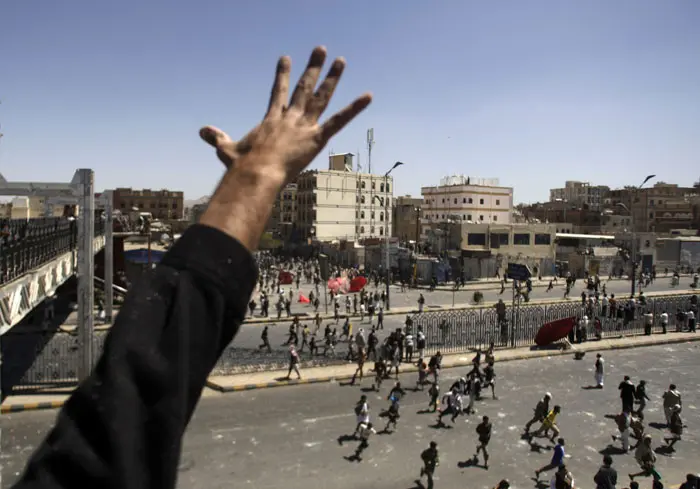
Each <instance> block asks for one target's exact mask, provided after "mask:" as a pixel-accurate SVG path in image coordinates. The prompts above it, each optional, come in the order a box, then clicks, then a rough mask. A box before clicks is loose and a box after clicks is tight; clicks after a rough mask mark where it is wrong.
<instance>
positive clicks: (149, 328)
mask: <svg viewBox="0 0 700 489" xmlns="http://www.w3.org/2000/svg"><path fill="white" fill-rule="evenodd" d="M325 59H326V50H325V48H322V47H319V48H316V49H314V51H313V53H312V54H311V58H310V60H309V63H308V65H307V68H306V71H305V72H304V74H303V75H302V77H301V80H300V82H299V84H298V85H297V87H296V90H295V91H294V94H293V95H292V98H291V101H289V100H288V98H287V97H288V90H289V73H290V70H291V61H290V59H289V58H288V57H283V58H280V60H279V62H278V64H277V73H276V76H275V82H274V85H273V89H272V94H271V97H270V104H269V107H268V109H267V113H266V114H265V117H264V118H263V120H262V122H261V123H260V124H258V125H257V126H256V127H255V128H254V129H253V130H252V131H250V132H249V133H248V134H247V135H246V136H245V137H243V139H241V140H240V141H238V142H234V141H232V140H231V139H230V138H229V137H228V136H227V135H226V134H225V133H224V132H222V131H220V130H219V129H216V128H213V127H204V128H203V129H202V130H201V131H200V136H201V137H202V139H204V140H205V141H206V142H207V143H209V144H210V145H211V146H213V147H214V148H215V149H216V153H217V156H218V157H219V159H220V160H221V161H222V162H223V163H224V165H225V166H226V172H225V174H224V177H223V178H222V180H221V182H220V183H219V186H218V188H217V189H216V191H215V192H214V195H213V196H212V198H211V201H210V203H209V207H208V209H207V210H206V211H205V213H204V214H203V216H202V218H201V220H200V224H197V225H194V226H192V227H190V228H189V229H188V230H187V231H186V232H185V233H184V234H183V235H182V237H181V238H180V239H179V240H178V241H177V242H176V243H175V245H174V246H173V247H172V248H171V249H170V251H168V253H167V254H166V255H165V257H164V258H163V260H162V261H161V263H160V264H159V266H158V267H157V268H156V269H154V270H152V271H149V272H148V273H147V274H146V275H145V276H144V277H143V278H142V279H141V281H140V282H139V283H137V284H135V285H134V286H133V288H132V289H131V290H130V291H129V294H128V296H127V298H126V301H125V303H124V305H123V306H122V309H121V312H120V313H119V316H118V317H117V320H116V322H115V324H114V326H113V327H112V330H111V332H110V334H109V337H108V338H107V341H106V343H105V347H104V353H103V354H102V357H101V358H100V360H99V362H98V364H97V366H96V367H95V369H94V371H93V372H92V374H91V375H90V377H89V378H88V379H86V380H85V381H84V382H82V383H81V384H80V386H79V387H78V388H77V389H76V390H75V392H74V393H73V395H72V396H71V397H70V398H69V399H68V401H67V402H66V404H65V406H64V408H63V409H62V410H61V411H60V413H59V414H58V417H57V420H56V424H55V426H54V428H53V429H52V430H51V432H50V433H49V435H48V436H47V438H46V439H45V440H44V441H43V443H42V444H41V445H40V446H39V447H38V448H37V450H36V452H35V453H34V454H33V455H32V457H31V459H30V460H29V462H28V463H27V467H26V469H25V472H24V474H23V475H22V477H21V479H20V480H19V481H18V482H17V483H16V484H15V486H14V487H15V488H18V489H25V488H26V489H29V488H31V489H38V488H73V487H85V488H88V487H104V488H108V487H109V488H122V487H123V488H129V489H146V488H148V489H172V488H174V487H175V481H176V475H177V467H178V464H179V458H180V448H181V443H182V436H183V433H184V431H185V428H186V427H187V424H188V422H189V420H190V418H191V417H192V413H193V411H194V408H195V406H196V405H197V401H198V400H199V397H200V395H201V392H202V389H203V387H204V383H205V381H206V379H207V376H208V375H209V373H210V371H211V369H212V368H213V367H214V364H215V363H216V361H217V359H218V358H219V356H220V355H221V353H222V351H223V350H224V348H225V347H226V346H227V345H228V344H229V342H230V341H231V340H232V339H233V337H234V335H235V334H236V332H237V330H238V328H239V326H240V324H241V322H242V321H243V319H244V317H245V311H246V305H247V303H248V300H249V299H250V295H251V293H252V291H253V288H254V286H255V283H256V278H257V271H256V269H255V264H254V261H253V258H252V255H251V252H252V251H254V250H255V249H256V248H257V246H258V243H259V240H260V237H261V236H262V233H263V231H264V227H265V224H266V223H267V221H268V218H269V217H270V212H271V209H272V205H273V203H274V201H275V198H276V196H277V194H278V193H279V191H280V189H281V188H282V187H283V186H284V185H285V184H286V183H287V182H289V181H290V180H292V179H293V178H295V177H296V175H297V174H298V173H299V172H301V171H302V170H303V169H304V168H305V167H306V166H307V165H308V164H309V163H311V161H312V160H313V159H314V158H315V157H316V155H318V154H319V152H320V151H321V150H322V149H323V148H324V146H326V144H327V143H328V140H329V139H330V138H331V137H332V136H334V135H335V134H336V133H337V132H338V131H339V130H340V129H342V128H343V127H344V126H345V125H346V124H347V123H348V122H350V121H351V120H352V119H353V118H354V117H355V116H356V115H357V114H359V113H360V112H362V110H364V109H365V108H366V107H367V106H368V105H369V103H370V102H371V95H369V94H365V95H363V96H361V97H359V98H358V99H356V100H355V101H354V102H353V103H352V104H350V105H348V106H347V107H345V108H344V109H342V110H341V111H340V112H338V113H337V114H335V115H334V116H333V117H331V118H330V119H329V120H328V121H327V122H325V123H324V124H322V125H320V124H319V123H318V119H319V117H320V116H321V114H322V113H323V111H324V110H325V109H326V106H327V105H328V102H329V101H330V98H331V96H332V94H333V91H334V90H335V87H336V85H337V83H338V80H339V78H340V76H341V74H342V72H343V69H344V67H345V61H344V60H343V59H342V58H338V59H336V60H335V61H334V62H333V65H332V67H331V69H330V71H329V73H328V75H327V77H326V79H325V80H324V81H323V83H322V84H321V85H320V87H319V88H318V90H317V91H316V92H315V93H314V89H315V87H316V84H317V81H318V78H319V75H320V73H321V69H322V67H323V64H324V62H325Z"/></svg>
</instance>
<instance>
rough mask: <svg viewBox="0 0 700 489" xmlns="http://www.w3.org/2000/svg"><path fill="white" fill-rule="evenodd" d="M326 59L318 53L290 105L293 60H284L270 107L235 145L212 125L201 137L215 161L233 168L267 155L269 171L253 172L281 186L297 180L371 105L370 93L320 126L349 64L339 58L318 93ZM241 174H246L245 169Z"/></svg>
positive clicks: (322, 51) (323, 53) (319, 49)
mask: <svg viewBox="0 0 700 489" xmlns="http://www.w3.org/2000/svg"><path fill="white" fill-rule="evenodd" d="M325 60H326V49H325V48H324V47H317V48H315V49H314V50H313V52H312V53H311V57H310V59H309V63H308V65H307V66H306V71H305V72H304V74H303V75H302V76H301V78H300V79H299V83H298V84H297V86H296V88H295V90H294V93H293V94H292V98H291V100H290V101H289V104H288V105H287V101H288V99H289V73H290V71H291V60H290V59H289V57H287V56H283V57H282V58H280V60H279V61H278V63H277V73H276V74H275V82H274V84H273V87H272V93H271V95H270V104H269V106H268V109H267V113H266V114H265V117H264V118H263V120H262V122H261V123H260V124H258V125H257V126H256V127H254V128H253V129H252V130H251V131H250V132H249V133H248V134H247V135H246V136H245V137H244V138H243V139H241V140H240V141H233V140H232V139H231V138H230V137H229V136H228V135H227V134H226V133H224V132H223V131H221V130H220V129H217V128H215V127H212V126H206V127H203V128H202V129H201V130H200V136H201V137H202V139H204V141H206V142H207V143H209V144H210V145H211V146H213V147H214V148H216V154H217V156H218V157H219V159H220V160H221V162H222V163H223V164H224V165H226V167H227V168H231V167H232V166H235V165H236V163H237V162H238V161H239V160H240V159H241V157H242V156H244V155H246V154H248V153H251V152H254V153H259V154H262V155H265V156H268V158H265V160H264V165H265V168H256V169H252V168H251V170H254V171H255V173H258V174H259V172H260V170H263V171H264V173H265V174H266V175H267V176H269V177H270V178H273V179H276V180H277V179H279V181H280V182H286V181H288V180H290V179H291V178H293V177H295V176H296V175H297V174H298V173H299V172H301V171H302V170H303V169H304V168H305V167H306V166H308V164H309V163H311V161H312V160H313V159H314V158H315V157H316V155H318V153H319V152H320V151H321V150H322V149H323V148H324V146H326V144H327V143H328V141H329V140H330V138H332V137H333V136H334V135H335V134H336V133H337V132H338V131H340V130H341V129H342V128H343V127H345V125H346V124H348V123H349V122H350V121H351V120H352V119H354V118H355V116H357V115H358V114H359V113H360V112H362V111H363V110H364V109H365V108H366V107H367V106H368V105H369V104H370V102H371V101H372V96H371V95H370V94H368V93H367V94H364V95H362V96H360V97H359V98H357V99H356V100H355V101H354V102H352V103H351V104H350V105H348V106H346V107H345V108H343V109H342V110H340V111H339V112H337V113H336V114H334V115H333V116H332V117H331V118H330V119H328V120H327V121H326V122H324V123H323V124H319V122H318V120H319V118H320V117H321V114H323V112H324V111H325V110H326V107H327V106H328V103H329V102H330V99H331V97H332V96H333V92H334V91H335V87H336V86H337V85H338V81H339V80H340V77H341V75H342V74H343V70H344V69H345V60H344V59H343V58H337V59H336V60H335V61H334V62H333V64H332V66H331V69H330V71H329V72H328V75H327V76H326V79H325V80H324V81H323V83H321V85H320V86H319V88H318V90H316V91H315V92H314V89H315V88H316V84H317V82H318V79H319V76H320V74H321V69H322V67H323V64H324V62H325ZM270 156H271V158H269V157H270ZM239 170H244V171H245V169H243V168H239Z"/></svg>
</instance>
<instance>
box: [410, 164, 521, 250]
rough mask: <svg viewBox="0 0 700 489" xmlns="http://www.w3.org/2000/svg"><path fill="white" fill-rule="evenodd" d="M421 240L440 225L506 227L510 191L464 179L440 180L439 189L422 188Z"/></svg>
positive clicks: (490, 182) (493, 182)
mask: <svg viewBox="0 0 700 489" xmlns="http://www.w3.org/2000/svg"><path fill="white" fill-rule="evenodd" d="M421 194H422V195H423V200H424V204H423V216H422V219H421V227H422V229H421V236H422V237H424V238H425V237H426V236H427V235H428V233H429V231H432V232H434V231H435V229H436V228H439V224H440V223H451V222H459V223H481V224H510V223H511V219H512V213H513V188H512V187H501V186H500V185H499V182H498V179H497V178H492V179H478V178H472V177H465V176H452V177H446V178H443V179H442V180H441V181H440V185H437V186H433V187H423V188H422V189H421Z"/></svg>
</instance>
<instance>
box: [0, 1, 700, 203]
mask: <svg viewBox="0 0 700 489" xmlns="http://www.w3.org/2000/svg"><path fill="white" fill-rule="evenodd" d="M698 26H700V2H698V1H697V0H668V1H663V0H653V1H651V0H615V1H610V0H586V1H562V0H551V1H539V0H528V1H514V0H513V1H503V2H490V1H483V2H476V1H468V0H452V1H449V0H445V1H440V0H436V1H432V2H426V1H417V0H405V1H398V0H382V1H377V0H375V1H371V2H370V1H365V0H352V1H344V2H341V1H332V0H330V1H329V0H326V1H316V0H294V1H290V0H287V1H283V0H265V1H263V0H258V1H248V2H244V1H237V0H236V1H234V0H228V1H226V0H209V1H207V2H194V1H184V0H179V1H165V0H121V1H119V2H114V1H113V2H107V1H95V0H68V1H55V0H35V1H14V2H12V1H8V2H4V3H3V7H2V13H1V14H0V100H1V101H2V105H0V123H1V124H2V129H1V130H2V132H3V133H4V134H5V137H4V138H3V139H2V140H0V171H1V172H2V173H3V175H4V176H5V177H6V178H8V179H9V180H22V181H26V180H32V181H38V180H43V181H67V180H69V179H70V177H71V176H72V174H73V172H74V170H75V169H76V168H79V167H83V168H85V167H88V168H93V169H94V170H95V171H96V182H97V189H98V190H102V189H104V188H114V187H117V186H131V187H135V188H142V187H146V188H149V187H150V188H171V189H181V190H184V191H185V195H186V198H188V199H194V198H198V197H201V196H203V195H206V194H208V193H209V192H210V191H211V189H212V188H213V186H214V185H215V183H216V180H217V179H218V178H219V175H220V174H221V171H222V168H221V167H220V166H219V164H218V163H217V161H216V159H215V157H214V154H213V152H212V151H210V150H209V148H208V147H206V145H205V144H204V143H202V142H200V140H199V138H198V136H197V131H198V129H199V127H200V126H202V125H205V124H214V125H218V126H220V127H221V128H223V129H224V130H226V131H228V132H229V133H230V134H231V135H232V137H237V136H240V135H243V134H244V133H245V132H246V131H247V130H248V129H249V128H250V127H252V126H253V125H254V124H256V123H257V122H258V121H259V119H260V118H261V117H262V115H263V112H264V110H265V108H266V104H267V99H268V94H269V88H270V84H271V82H272V76H273V72H274V67H275V63H276V60H277V57H278V56H279V55H281V54H289V55H291V56H292V59H293V63H294V70H293V76H294V77H295V79H296V77H298V75H299V73H300V71H301V69H302V67H303V66H304V65H305V63H306V61H307V57H308V55H309V53H310V50H311V49H312V48H313V46H315V45H317V44H324V45H326V46H327V47H328V50H329V54H330V55H331V56H338V55H343V56H345V57H346V58H347V60H348V68H347V70H346V74H345V77H344V79H343V81H342V82H341V86H340V88H339V90H338V91H337V92H336V96H335V98H334V104H333V105H332V106H331V109H336V108H339V107H340V106H342V105H344V104H346V103H347V102H349V101H350V100H351V99H352V98H353V97H354V96H356V95H358V94H360V93H361V92H363V91H365V90H371V91H372V92H373V93H374V95H375V101H374V103H373V104H372V105H371V106H370V108H369V109H368V110H367V111H366V113H365V114H363V115H362V116H360V118H358V119H357V120H356V121H355V122H354V123H353V124H352V125H351V126H349V127H348V128H347V129H346V130H345V131H344V132H343V133H341V134H340V135H339V136H338V137H337V138H336V139H335V140H333V141H332V143H331V145H330V147H329V148H328V150H333V151H335V152H346V151H350V152H353V153H355V152H357V151H358V150H360V151H361V152H362V162H363V163H366V150H365V136H366V131H367V129H368V128H370V127H373V128H374V132H375V140H376V146H375V149H374V151H373V158H372V165H373V168H375V169H376V170H377V171H378V172H380V171H384V170H385V169H387V168H388V167H389V166H390V165H391V164H392V163H393V162H394V161H396V160H401V161H404V162H405V163H406V165H405V166H403V167H401V168H399V169H397V170H396V172H395V178H396V189H397V191H398V192H400V193H402V194H407V193H413V194H418V193H419V192H420V187H421V186H423V185H430V184H436V183H438V182H439V180H440V178H441V177H443V176H446V175H451V174H465V175H470V176H474V177H484V178H486V177H497V178H500V180H501V183H502V184H504V185H509V186H514V187H515V200H516V201H517V202H531V201H537V200H546V199H547V198H548V189H549V188H550V187H557V186H563V183H564V180H566V179H570V180H571V179H573V180H577V179H578V180H590V181H592V182H595V183H599V184H607V185H610V186H612V187H618V186H623V185H626V184H635V183H638V182H639V181H640V180H641V179H642V178H643V176H644V175H646V174H649V173H655V174H657V175H658V179H659V180H664V181H667V182H674V183H681V184H691V183H692V182H693V181H695V180H697V179H698V177H699V176H700V28H698ZM326 165H327V154H323V155H321V156H319V158H318V159H317V160H316V161H315V162H314V163H313V166H314V167H321V168H322V167H325V166H326Z"/></svg>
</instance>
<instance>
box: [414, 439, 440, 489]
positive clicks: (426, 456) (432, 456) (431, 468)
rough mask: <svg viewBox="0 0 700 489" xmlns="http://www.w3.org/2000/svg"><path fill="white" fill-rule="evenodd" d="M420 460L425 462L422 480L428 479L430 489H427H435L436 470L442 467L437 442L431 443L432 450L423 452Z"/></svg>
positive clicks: (428, 449) (422, 469)
mask: <svg viewBox="0 0 700 489" xmlns="http://www.w3.org/2000/svg"><path fill="white" fill-rule="evenodd" d="M420 458H421V460H422V461H423V468H421V469H420V477H419V480H420V479H423V476H424V475H425V476H427V477H428V487H426V489H433V476H434V475H435V469H436V468H438V466H439V465H440V455H439V453H438V445H437V443H436V442H434V441H431V442H430V448H427V449H425V450H423V452H422V453H421V454H420Z"/></svg>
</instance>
